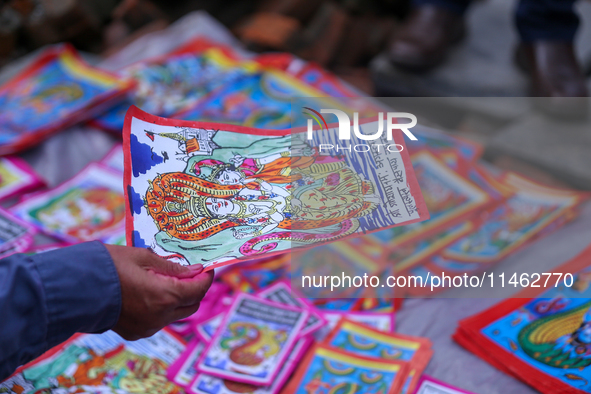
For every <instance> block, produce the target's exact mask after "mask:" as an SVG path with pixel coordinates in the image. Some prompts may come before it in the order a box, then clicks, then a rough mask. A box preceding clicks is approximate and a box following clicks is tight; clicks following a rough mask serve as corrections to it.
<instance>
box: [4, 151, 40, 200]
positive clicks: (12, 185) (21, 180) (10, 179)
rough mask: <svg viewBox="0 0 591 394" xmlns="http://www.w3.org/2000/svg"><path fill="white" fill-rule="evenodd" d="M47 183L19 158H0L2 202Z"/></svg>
mask: <svg viewBox="0 0 591 394" xmlns="http://www.w3.org/2000/svg"><path fill="white" fill-rule="evenodd" d="M44 184H45V182H44V181H43V180H42V179H41V178H40V177H39V176H38V175H37V174H36V173H35V172H34V171H33V169H32V168H31V167H29V165H28V164H27V163H26V162H25V161H24V160H23V159H21V158H19V157H2V158H0V200H5V199H7V198H10V197H13V196H17V195H19V194H22V193H25V192H28V191H32V190H33V189H35V188H38V187H41V186H43V185H44Z"/></svg>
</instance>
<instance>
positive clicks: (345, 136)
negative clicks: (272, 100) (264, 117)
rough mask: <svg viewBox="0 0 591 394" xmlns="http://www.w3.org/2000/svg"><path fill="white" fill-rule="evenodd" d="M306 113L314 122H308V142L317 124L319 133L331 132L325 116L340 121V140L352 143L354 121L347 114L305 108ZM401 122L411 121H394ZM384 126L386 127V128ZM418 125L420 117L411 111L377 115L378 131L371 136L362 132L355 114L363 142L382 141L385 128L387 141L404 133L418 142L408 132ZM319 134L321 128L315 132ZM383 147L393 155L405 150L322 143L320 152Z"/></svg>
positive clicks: (357, 133) (396, 146)
mask: <svg viewBox="0 0 591 394" xmlns="http://www.w3.org/2000/svg"><path fill="white" fill-rule="evenodd" d="M303 108H304V110H305V111H303V113H304V114H305V115H308V116H310V117H311V118H312V119H308V124H307V126H308V129H307V132H308V133H307V138H308V140H311V139H313V137H314V132H315V130H314V121H316V124H317V125H318V126H319V127H320V131H322V132H324V131H325V130H326V131H328V124H327V122H326V120H325V119H324V116H322V114H333V115H335V116H336V117H337V119H338V124H339V131H338V137H339V140H345V141H348V140H351V119H350V118H349V115H347V114H346V113H345V112H343V111H341V110H338V109H324V108H323V109H321V110H320V112H318V111H316V110H314V109H312V108H310V107H303ZM398 119H408V120H410V122H409V123H397V122H396V121H395V120H398ZM384 123H385V124H386V126H385V127H384ZM375 124H376V122H371V123H365V125H367V126H369V125H375ZM416 125H417V117H416V116H414V115H413V114H411V113H408V112H387V113H386V116H385V117H384V113H383V112H380V113H378V120H377V130H376V131H375V132H373V133H371V134H369V133H367V131H368V130H367V129H368V128H369V127H365V130H361V129H360V127H359V114H358V113H357V112H354V113H353V133H354V135H355V137H356V138H357V139H358V140H363V141H376V140H379V139H382V140H383V137H382V135H383V133H384V129H386V139H387V141H392V140H393V138H392V130H401V131H402V132H403V133H404V134H405V135H406V136H407V137H408V138H409V139H411V140H413V141H416V140H417V137H415V136H414V134H413V133H412V132H411V131H410V130H409V129H411V128H413V127H414V126H416ZM316 131H318V129H317V130H316ZM362 131H363V132H362ZM382 147H383V149H387V150H388V151H390V152H400V151H402V149H403V146H402V145H400V144H372V145H371V146H370V145H368V144H354V145H347V146H339V145H334V144H320V145H319V150H320V151H323V150H324V151H327V150H332V149H336V150H337V151H339V150H344V149H345V150H348V151H352V150H353V151H355V152H368V151H370V150H371V149H372V148H374V149H377V150H378V152H379V151H380V149H381V148H382Z"/></svg>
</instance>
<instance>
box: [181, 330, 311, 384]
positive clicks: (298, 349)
mask: <svg viewBox="0 0 591 394" xmlns="http://www.w3.org/2000/svg"><path fill="white" fill-rule="evenodd" d="M310 344H311V340H310V339H306V338H302V339H299V340H298V341H297V342H296V344H295V346H294V347H293V350H292V351H291V354H290V355H289V357H288V359H287V361H285V362H284V363H283V365H282V367H281V370H280V371H279V373H278V374H277V377H276V378H275V380H274V381H273V384H271V385H270V386H266V387H264V386H263V387H260V386H253V385H249V384H247V383H240V382H234V381H232V380H227V379H220V378H216V377H213V376H209V375H206V374H199V375H197V376H196V377H195V380H193V382H192V383H191V386H190V387H189V392H190V393H193V394H239V393H248V394H279V393H281V389H282V388H283V386H284V385H285V382H287V380H288V379H289V377H290V376H291V374H292V372H293V370H294V369H295V367H296V363H297V362H298V361H299V360H300V359H301V358H302V357H303V356H304V354H305V353H306V350H307V349H308V347H309V346H310Z"/></svg>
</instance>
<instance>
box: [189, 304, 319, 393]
mask: <svg viewBox="0 0 591 394" xmlns="http://www.w3.org/2000/svg"><path fill="white" fill-rule="evenodd" d="M307 318H308V312H307V311H305V310H303V309H296V308H293V307H288V306H285V305H280V304H276V303H273V302H269V301H266V300H262V299H260V298H257V297H254V296H251V295H247V294H239V295H237V296H236V299H235V300H234V303H233V304H232V306H231V307H230V308H229V310H228V313H227V314H226V316H225V318H224V321H223V322H222V323H221V325H220V328H218V330H217V332H216V334H215V336H214V337H213V338H212V340H211V342H210V343H209V345H208V346H207V348H206V350H205V352H204V354H203V356H202V357H201V359H200V360H199V364H198V367H197V369H198V370H199V371H201V372H203V373H205V374H207V375H211V376H216V377H220V378H224V379H229V380H233V381H236V382H243V383H249V384H254V385H258V386H269V385H271V384H272V383H273V381H274V379H275V377H276V376H277V374H278V373H279V370H280V367H281V365H282V364H283V363H284V362H285V360H286V359H287V357H288V356H289V354H290V352H291V349H292V348H293V346H294V344H295V343H296V340H297V338H298V337H299V334H300V332H301V330H302V328H303V327H304V325H305V322H306V320H307Z"/></svg>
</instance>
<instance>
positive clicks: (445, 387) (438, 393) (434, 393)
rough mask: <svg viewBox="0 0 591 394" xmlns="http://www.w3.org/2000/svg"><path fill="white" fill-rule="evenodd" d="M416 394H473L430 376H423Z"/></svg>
mask: <svg viewBox="0 0 591 394" xmlns="http://www.w3.org/2000/svg"><path fill="white" fill-rule="evenodd" d="M414 394H473V393H470V392H469V391H465V390H461V389H458V388H456V387H453V386H450V385H449V384H447V383H443V382H442V381H440V380H437V379H433V378H432V377H430V376H427V375H423V376H421V379H420V380H419V383H417V389H416V390H415V392H414Z"/></svg>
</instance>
